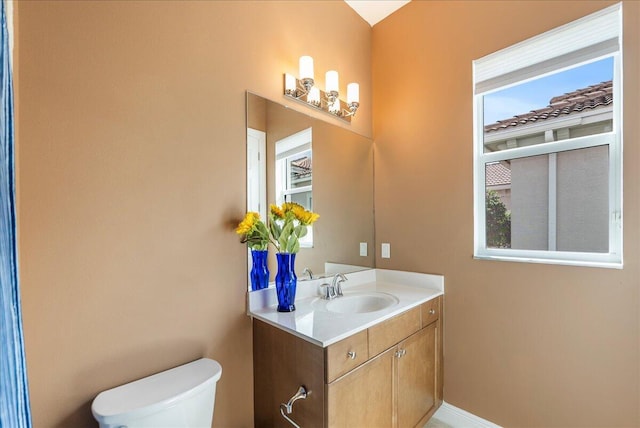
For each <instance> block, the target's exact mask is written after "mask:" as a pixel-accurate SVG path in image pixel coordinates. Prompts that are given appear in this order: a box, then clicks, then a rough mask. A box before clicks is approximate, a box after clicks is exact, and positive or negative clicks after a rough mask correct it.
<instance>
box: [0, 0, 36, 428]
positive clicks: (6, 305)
mask: <svg viewBox="0 0 640 428" xmlns="http://www.w3.org/2000/svg"><path fill="white" fill-rule="evenodd" d="M0 26H1V27H2V28H1V29H0V43H1V45H2V46H0V287H1V290H0V311H1V313H2V316H1V317H0V428H30V427H31V414H30V411H29V390H28V387H27V373H26V367H25V356H24V341H23V336H22V317H21V310H20V289H19V287H18V260H17V251H16V212H15V208H16V207H15V177H14V159H13V153H14V150H13V149H14V141H13V86H12V79H11V64H10V60H11V58H10V57H11V51H10V50H9V31H8V29H7V13H6V5H5V3H4V0H0Z"/></svg>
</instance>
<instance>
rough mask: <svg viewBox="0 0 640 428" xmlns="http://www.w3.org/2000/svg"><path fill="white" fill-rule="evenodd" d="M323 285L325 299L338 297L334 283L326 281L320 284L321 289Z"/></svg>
mask: <svg viewBox="0 0 640 428" xmlns="http://www.w3.org/2000/svg"><path fill="white" fill-rule="evenodd" d="M322 287H324V295H323V296H322V298H323V299H325V300H332V299H334V298H335V297H336V288H335V287H334V286H333V285H329V284H327V283H324V284H322V285H321V286H320V288H321V289H322Z"/></svg>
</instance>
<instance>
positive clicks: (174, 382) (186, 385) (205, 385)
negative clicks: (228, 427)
mask: <svg viewBox="0 0 640 428" xmlns="http://www.w3.org/2000/svg"><path fill="white" fill-rule="evenodd" d="M221 375H222V367H221V366H220V364H218V362H217V361H214V360H210V359H208V358H202V359H200V360H196V361H193V362H191V363H188V364H185V365H183V366H179V367H176V368H173V369H170V370H167V371H164V372H161V373H158V374H154V375H152V376H149V377H145V378H143V379H140V380H136V381H134V382H131V383H127V384H125V385H122V386H118V387H116V388H113V389H109V390H107V391H104V392H101V393H100V394H98V396H97V397H96V398H95V399H94V400H93V404H92V405H91V412H92V413H93V417H94V418H95V419H96V420H97V421H98V422H99V424H100V428H121V427H122V428H169V427H181V428H183V427H189V428H191V427H198V428H200V427H201V428H211V422H212V421H213V405H214V403H215V395H216V383H217V382H218V379H220V376H221Z"/></svg>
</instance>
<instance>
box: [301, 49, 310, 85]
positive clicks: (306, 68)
mask: <svg viewBox="0 0 640 428" xmlns="http://www.w3.org/2000/svg"><path fill="white" fill-rule="evenodd" d="M300 79H301V80H302V79H312V80H313V58H311V57H310V56H308V55H304V56H301V57H300Z"/></svg>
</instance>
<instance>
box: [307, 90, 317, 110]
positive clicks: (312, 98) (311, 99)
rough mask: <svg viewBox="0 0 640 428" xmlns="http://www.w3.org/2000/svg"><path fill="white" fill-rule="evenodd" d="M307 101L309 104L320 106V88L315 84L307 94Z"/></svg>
mask: <svg viewBox="0 0 640 428" xmlns="http://www.w3.org/2000/svg"><path fill="white" fill-rule="evenodd" d="M307 102H308V103H309V104H313V105H316V106H319V105H320V89H318V88H316V87H315V86H314V87H313V88H311V90H310V91H309V95H308V96H307Z"/></svg>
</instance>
